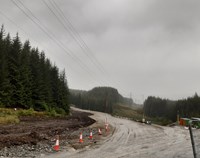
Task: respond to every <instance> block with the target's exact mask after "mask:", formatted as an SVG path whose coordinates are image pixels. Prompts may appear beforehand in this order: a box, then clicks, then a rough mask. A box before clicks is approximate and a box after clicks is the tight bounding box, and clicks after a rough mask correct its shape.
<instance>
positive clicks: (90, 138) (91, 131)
mask: <svg viewBox="0 0 200 158" xmlns="http://www.w3.org/2000/svg"><path fill="white" fill-rule="evenodd" d="M89 138H90V139H92V131H90V137H89Z"/></svg>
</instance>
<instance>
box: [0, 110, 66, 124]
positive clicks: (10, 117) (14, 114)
mask: <svg viewBox="0 0 200 158" xmlns="http://www.w3.org/2000/svg"><path fill="white" fill-rule="evenodd" d="M65 115H66V113H65V111H64V110H63V109H57V110H55V109H52V110H51V111H49V112H45V111H35V110H33V109H32V108H30V109H17V110H15V109H10V108H9V109H8V108H0V124H17V123H19V122H20V119H19V118H20V117H23V116H34V117H62V116H65Z"/></svg>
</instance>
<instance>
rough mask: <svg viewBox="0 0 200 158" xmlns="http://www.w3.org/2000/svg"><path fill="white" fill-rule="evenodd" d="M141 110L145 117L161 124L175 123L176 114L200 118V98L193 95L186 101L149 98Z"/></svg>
mask: <svg viewBox="0 0 200 158" xmlns="http://www.w3.org/2000/svg"><path fill="white" fill-rule="evenodd" d="M143 110H144V113H145V115H146V116H148V117H151V118H153V120H154V121H155V122H161V124H169V123H171V122H175V121H176V119H177V114H179V116H180V117H200V97H199V96H198V95H197V94H195V95H194V96H193V97H188V98H187V99H182V100H178V101H171V100H168V99H161V98H158V97H151V96H150V97H148V98H147V99H146V100H145V102H144V108H143Z"/></svg>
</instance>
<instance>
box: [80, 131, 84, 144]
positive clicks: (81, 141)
mask: <svg viewBox="0 0 200 158" xmlns="http://www.w3.org/2000/svg"><path fill="white" fill-rule="evenodd" d="M79 143H83V135H82V132H81V133H80V138H79Z"/></svg>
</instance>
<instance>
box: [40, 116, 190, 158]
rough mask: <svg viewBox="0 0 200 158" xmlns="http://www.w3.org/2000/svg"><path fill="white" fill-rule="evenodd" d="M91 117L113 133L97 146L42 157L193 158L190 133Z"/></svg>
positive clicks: (115, 119) (180, 129)
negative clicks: (107, 123) (111, 127)
mask: <svg viewBox="0 0 200 158" xmlns="http://www.w3.org/2000/svg"><path fill="white" fill-rule="evenodd" d="M93 113H94V115H93V116H91V117H92V118H93V119H95V120H96V121H97V123H98V122H104V120H105V118H107V120H108V122H109V123H110V124H111V125H112V126H113V131H112V133H111V134H110V135H109V136H108V137H106V139H103V140H102V141H101V142H100V143H99V144H98V145H96V146H91V147H89V148H87V147H86V148H83V149H79V150H71V149H70V150H69V149H66V151H61V152H58V153H54V154H49V155H43V156H42V157H45V158H55V157H58V158H66V157H70V158H80V157H82V158H94V157H98V158H134V157H135V158H192V157H193V153H192V146H191V141H190V136H189V131H188V130H186V129H184V128H181V127H178V126H175V127H161V126H156V125H146V124H142V123H138V122H133V121H130V120H126V119H120V118H115V117H112V116H110V115H105V114H103V113H99V112H93Z"/></svg>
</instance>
